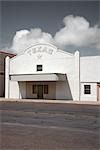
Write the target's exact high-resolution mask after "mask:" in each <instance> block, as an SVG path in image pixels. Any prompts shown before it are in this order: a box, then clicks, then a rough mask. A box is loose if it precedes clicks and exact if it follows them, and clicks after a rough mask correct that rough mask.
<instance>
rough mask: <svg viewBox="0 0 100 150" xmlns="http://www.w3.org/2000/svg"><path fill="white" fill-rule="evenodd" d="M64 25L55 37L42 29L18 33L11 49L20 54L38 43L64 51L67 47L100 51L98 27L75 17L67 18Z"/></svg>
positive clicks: (79, 17)
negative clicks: (55, 46) (54, 46)
mask: <svg viewBox="0 0 100 150" xmlns="http://www.w3.org/2000/svg"><path fill="white" fill-rule="evenodd" d="M63 23H64V26H63V27H62V28H61V29H60V30H59V31H58V32H56V33H55V35H54V37H52V35H51V34H50V33H46V32H43V31H42V30H41V29H40V28H33V29H31V30H30V31H29V30H20V31H17V32H16V34H15V36H14V38H13V43H12V46H11V49H12V50H14V52H16V53H18V52H19V51H21V50H23V49H25V48H26V47H28V46H30V45H32V44H34V43H36V42H39V43H45V42H46V43H52V44H55V45H57V46H58V47H60V48H62V49H63V48H64V49H65V48H66V47H67V46H76V47H93V48H97V49H100V28H99V27H98V26H97V25H95V26H93V27H91V26H90V23H89V22H88V21H87V20H86V19H85V18H84V17H81V16H73V15H69V16H66V17H65V18H64V19H63Z"/></svg>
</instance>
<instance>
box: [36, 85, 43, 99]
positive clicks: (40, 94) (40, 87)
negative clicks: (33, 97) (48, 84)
mask: <svg viewBox="0 0 100 150" xmlns="http://www.w3.org/2000/svg"><path fill="white" fill-rule="evenodd" d="M37 98H38V99H43V85H37Z"/></svg>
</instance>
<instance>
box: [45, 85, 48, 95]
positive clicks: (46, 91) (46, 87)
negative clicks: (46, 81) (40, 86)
mask: <svg viewBox="0 0 100 150" xmlns="http://www.w3.org/2000/svg"><path fill="white" fill-rule="evenodd" d="M44 94H48V85H44Z"/></svg>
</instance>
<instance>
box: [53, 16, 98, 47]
mask: <svg viewBox="0 0 100 150" xmlns="http://www.w3.org/2000/svg"><path fill="white" fill-rule="evenodd" d="M63 22H64V27H63V28H61V29H60V30H59V31H58V32H57V33H56V34H55V36H54V40H55V42H56V44H57V45H59V46H60V47H66V46H67V45H72V46H77V47H86V46H89V47H90V46H92V47H95V48H100V45H99V43H100V29H99V28H98V26H94V27H90V24H89V22H88V21H87V20H86V19H85V18H84V17H80V16H76V17H74V16H73V15H69V16H66V17H65V18H64V19H63Z"/></svg>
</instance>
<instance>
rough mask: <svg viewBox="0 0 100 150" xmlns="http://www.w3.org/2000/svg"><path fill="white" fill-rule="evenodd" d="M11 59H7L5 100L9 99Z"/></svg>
mask: <svg viewBox="0 0 100 150" xmlns="http://www.w3.org/2000/svg"><path fill="white" fill-rule="evenodd" d="M9 62H10V58H9V57H8V56H7V57H6V59H5V98H9V88H10V87H9V69H10V64H9Z"/></svg>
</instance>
